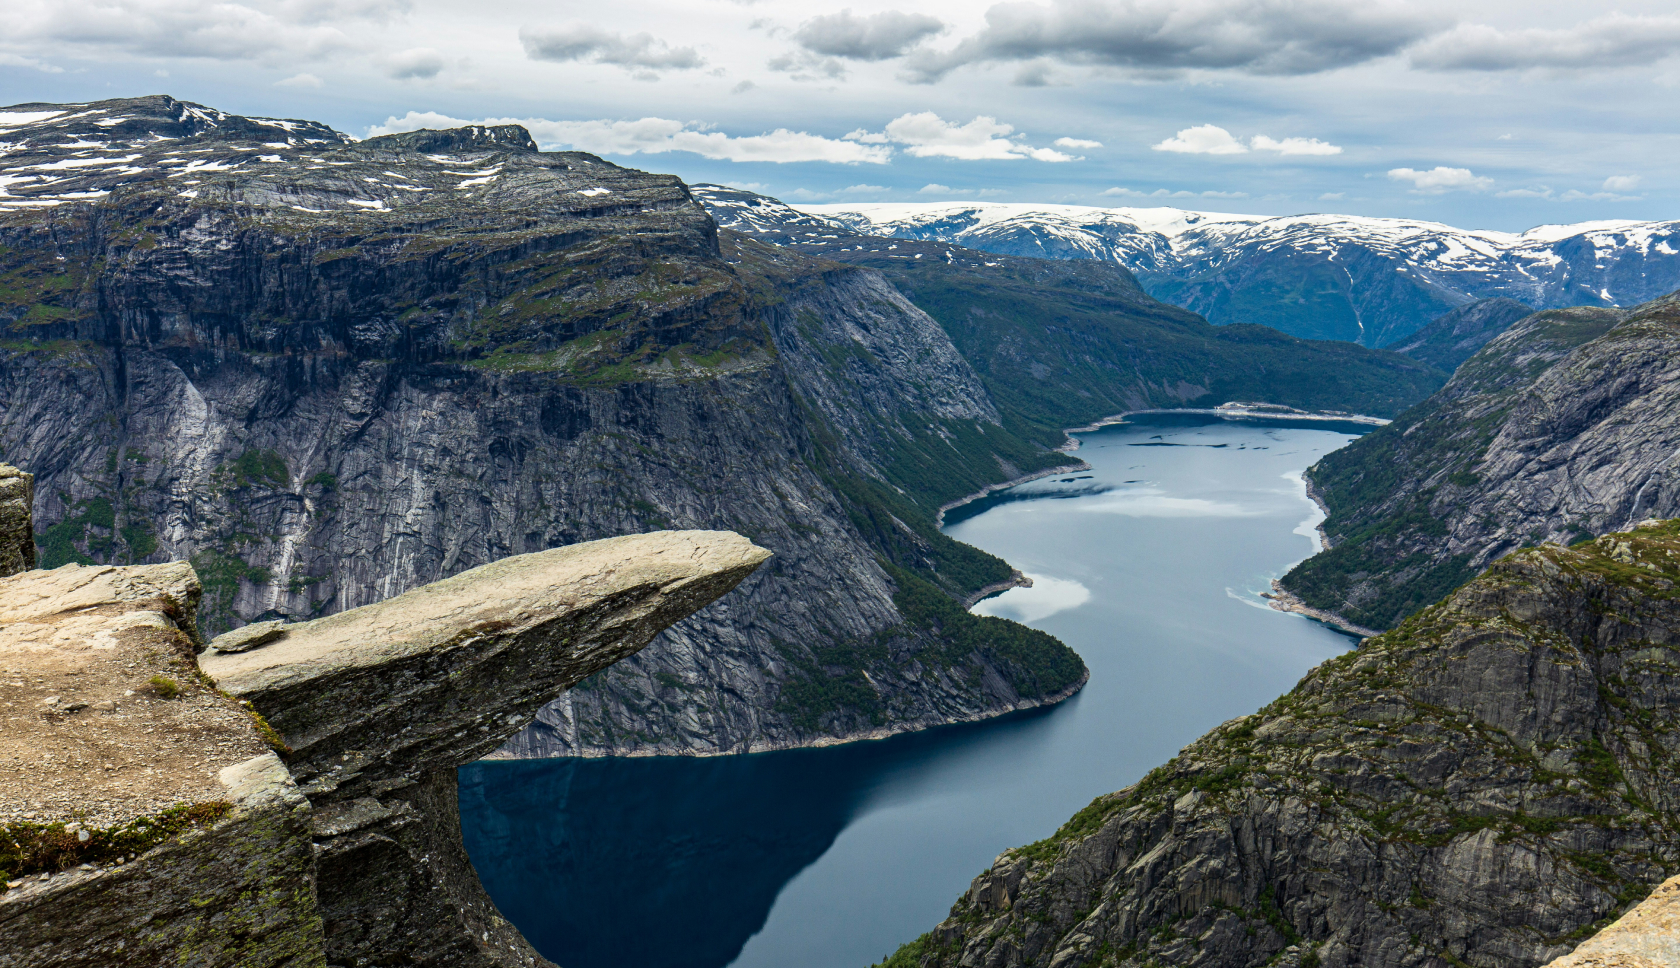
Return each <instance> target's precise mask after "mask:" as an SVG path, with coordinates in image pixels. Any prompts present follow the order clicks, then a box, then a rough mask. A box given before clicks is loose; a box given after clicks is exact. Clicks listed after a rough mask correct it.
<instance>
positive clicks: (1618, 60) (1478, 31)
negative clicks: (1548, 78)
mask: <svg viewBox="0 0 1680 968" xmlns="http://www.w3.org/2000/svg"><path fill="white" fill-rule="evenodd" d="M1677 51H1680V16H1674V15H1667V16H1658V17H1646V16H1628V15H1627V14H1622V13H1612V14H1609V15H1607V16H1603V17H1599V18H1597V19H1595V20H1588V21H1584V22H1582V23H1579V24H1575V25H1573V26H1570V27H1564V28H1560V29H1540V28H1530V29H1526V30H1500V29H1499V28H1497V27H1490V26H1488V25H1486V24H1459V25H1458V26H1456V27H1454V28H1453V29H1451V30H1449V31H1446V32H1445V33H1441V34H1438V35H1436V36H1434V37H1431V38H1429V39H1427V40H1425V41H1423V42H1421V43H1419V44H1417V45H1416V46H1414V47H1412V48H1411V49H1410V50H1409V51H1408V52H1407V53H1408V54H1409V56H1410V58H1411V62H1412V64H1413V66H1415V67H1421V68H1424V69H1426V70H1459V71H1512V70H1527V69H1532V68H1547V69H1553V70H1587V69H1598V68H1616V67H1629V66H1637V65H1644V64H1652V63H1655V62H1657V61H1660V60H1664V59H1666V58H1669V57H1672V56H1674V55H1675V53H1676V52H1677Z"/></svg>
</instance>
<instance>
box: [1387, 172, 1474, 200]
mask: <svg viewBox="0 0 1680 968" xmlns="http://www.w3.org/2000/svg"><path fill="white" fill-rule="evenodd" d="M1388 177H1390V178H1392V179H1394V180H1395V181H1405V182H1411V183H1412V188H1411V190H1412V191H1414V192H1417V193H1419V194H1422V195H1439V194H1441V193H1442V192H1451V191H1460V190H1463V191H1475V192H1481V191H1486V190H1488V189H1489V188H1492V187H1493V179H1491V178H1483V177H1481V176H1479V175H1475V174H1472V173H1471V171H1470V169H1468V168H1447V167H1445V166H1437V167H1435V168H1431V169H1429V170H1428V171H1418V170H1416V169H1414V168H1391V169H1389V171H1388Z"/></svg>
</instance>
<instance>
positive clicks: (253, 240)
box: [0, 98, 1083, 753]
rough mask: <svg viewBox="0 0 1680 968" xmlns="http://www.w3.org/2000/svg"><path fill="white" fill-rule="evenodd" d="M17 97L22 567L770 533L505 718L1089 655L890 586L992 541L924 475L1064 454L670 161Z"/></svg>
mask: <svg viewBox="0 0 1680 968" xmlns="http://www.w3.org/2000/svg"><path fill="white" fill-rule="evenodd" d="M27 107H29V108H31V109H32V110H34V111H35V112H36V113H39V114H47V115H52V116H50V117H46V118H44V119H42V120H39V121H37V122H35V123H33V124H31V125H28V126H26V127H23V128H19V129H17V130H14V131H12V132H11V133H10V134H9V135H8V138H9V139H11V140H13V141H14V142H15V143H16V147H14V148H13V149H12V150H11V151H9V153H8V154H7V156H6V157H5V158H4V159H3V164H4V166H5V167H6V169H7V171H8V172H9V173H11V174H13V175H15V176H16V177H15V179H14V181H13V182H12V183H11V184H10V187H9V191H10V192H11V194H10V195H8V196H6V197H4V198H0V326H3V327H4V329H5V332H4V336H5V338H4V339H0V449H3V453H4V455H5V457H6V458H7V459H8V460H11V461H14V462H19V463H24V464H26V465H27V466H29V467H30V468H31V469H32V470H34V471H35V472H36V474H37V478H38V481H39V486H38V488H37V496H36V510H37V522H38V527H39V528H40V535H39V543H40V546H41V549H42V557H43V564H45V565H47V566H53V565H57V564H61V563H64V562H66V561H79V562H105V563H122V562H142V561H164V560H170V559H187V560H190V561H192V562H193V564H194V565H195V567H196V568H197V570H198V573H199V574H200V576H201V577H202V580H203V582H204V587H205V608H204V616H203V617H204V621H205V624H206V627H207V628H208V629H210V630H211V631H213V632H214V631H220V630H222V629H225V628H228V627H230V626H233V625H236V624H240V623H243V622H247V621H254V620H259V619H275V618H288V619H292V620H298V619H306V618H312V617H317V616H321V615H326V614H330V613H333V612H337V611H342V610H344V609H349V608H354V607H357V606H360V605H364V604H367V603H370V602H374V601H380V600H383V599H385V598H387V597H389V596H391V595H394V594H397V593H400V592H402V591H404V590H406V589H409V588H413V587H416V586H418V585H421V584H424V583H426V582H430V581H435V580H437V579H440V578H443V577H445V576H448V575H451V574H454V573H456V572H459V571H461V570H463V569H466V568H469V567H472V566H475V565H479V564H483V563H485V562H489V561H493V560H496V559H499V558H502V557H506V556H508V555H513V554H520V553H525V552H531V551H538V550H542V549H545V548H550V547H554V546H557V545H564V544H571V543H575V542H579V541H585V540H590V539H594V538H599V537H603V536H607V535H615V534H622V533H625V532H638V531H651V530H659V529H666V528H690V527H692V528H726V529H732V530H737V531H740V532H741V533H745V534H749V535H751V536H753V537H754V538H755V539H757V540H759V541H760V542H761V543H762V544H764V545H765V546H766V547H769V548H771V549H772V550H774V551H775V552H776V553H777V557H776V559H775V563H774V564H773V565H771V566H770V567H768V568H767V569H765V570H764V571H763V572H761V573H760V574H758V575H756V576H754V578H753V579H751V580H750V581H749V582H748V585H747V587H745V588H744V589H743V590H742V593H741V594H740V595H738V596H736V597H735V598H734V599H732V601H731V602H730V603H729V604H727V605H720V606H718V607H716V608H715V609H707V610H704V611H703V612H702V613H701V614H700V615H698V616H696V617H694V618H693V619H691V620H689V621H687V622H685V623H682V624H681V625H680V626H679V627H678V628H677V629H674V630H673V631H672V632H671V633H670V634H669V635H667V636H664V637H662V638H661V639H660V640H659V641H658V642H656V643H655V644H654V645H653V646H652V647H651V648H650V649H649V650H648V651H647V652H646V653H644V654H643V656H642V657H640V658H639V659H638V660H637V663H636V664H631V665H628V666H626V667H625V668H623V669H622V670H620V671H615V672H613V673H611V674H609V676H607V677H605V678H603V679H601V680H598V681H596V680H592V681H591V682H590V683H589V684H588V687H587V688H585V689H583V690H580V694H581V698H580V697H578V696H574V700H575V701H572V702H569V703H563V704H562V705H561V706H559V707H557V708H556V709H555V710H554V711H552V715H547V714H545V715H546V718H547V719H548V720H552V721H555V722H564V723H565V724H566V726H565V728H562V729H547V728H546V727H543V728H539V729H538V730H537V732H535V733H533V734H532V735H531V736H529V737H526V738H525V739H524V740H522V741H521V742H522V743H523V745H522V746H520V747H519V748H520V749H522V750H524V751H526V752H544V753H563V752H607V751H611V752H620V753H628V752H647V751H655V750H657V751H666V752H686V751H703V752H709V751H723V750H738V749H753V748H765V747H768V746H781V745H796V744H801V743H810V742H821V741H832V740H833V739H835V738H838V737H847V736H855V735H860V734H868V733H872V732H875V731H881V730H886V731H891V730H898V729H906V728H914V727H917V726H922V725H930V724H934V723H939V722H944V721H948V720H949V719H951V718H974V717H980V716H985V715H993V714H996V713H999V712H1004V711H1007V710H1009V709H1013V708H1017V707H1020V706H1026V705H1033V704H1037V703H1039V702H1044V701H1050V700H1052V699H1054V698H1057V697H1060V696H1063V695H1066V694H1067V693H1068V691H1069V690H1070V689H1072V688H1076V687H1077V684H1078V683H1079V682H1080V681H1082V677H1083V668H1082V666H1081V664H1080V663H1079V662H1078V659H1077V657H1075V656H1073V655H1072V654H1071V653H1070V652H1069V651H1068V650H1066V648H1065V647H1063V646H1061V644H1060V643H1057V642H1055V641H1054V640H1053V639H1050V638H1049V637H1048V636H1042V635H1039V634H1038V633H1027V632H1026V630H1023V629H1019V628H1018V627H1014V628H1006V627H1005V626H1003V625H1002V624H1000V625H997V626H992V625H987V626H985V627H984V628H983V629H980V630H978V631H976V630H975V629H974V628H972V627H970V625H969V624H967V620H966V619H963V618H957V619H954V620H952V621H946V620H945V619H943V618H942V617H941V615H942V614H943V613H941V612H940V611H939V609H938V608H937V607H935V608H934V609H933V611H931V612H930V611H929V610H928V609H920V610H916V611H915V612H914V614H909V613H906V611H905V607H906V606H905V604H904V603H906V602H911V603H913V602H914V601H920V600H921V599H919V598H917V595H916V590H917V589H921V588H926V587H933V588H938V589H940V590H941V591H942V592H944V593H947V594H953V595H960V594H963V593H966V592H968V591H971V590H973V589H974V588H979V587H981V586H983V585H986V584H989V583H992V582H996V581H999V580H1002V579H1004V578H1007V577H1008V575H1009V568H1008V567H1007V566H1006V565H1005V564H1003V563H1002V562H1000V561H998V560H997V559H995V558H992V557H990V556H987V555H984V554H982V553H980V552H977V551H975V550H973V549H970V548H966V547H965V546H960V545H957V544H956V543H955V542H952V541H950V540H949V539H945V538H943V536H941V535H939V534H938V533H937V531H935V530H934V529H933V527H932V525H931V517H932V508H933V507H936V506H937V504H938V503H939V502H940V501H943V500H948V499H949V498H950V497H955V496H957V495H960V494H961V493H965V491H963V490H961V488H963V487H965V486H967V487H968V490H973V489H975V486H978V485H974V484H973V482H974V481H976V480H978V482H979V484H986V483H991V482H994V481H996V480H999V479H1002V478H1003V477H1005V476H1007V470H1008V468H1010V467H1024V468H1026V469H1036V468H1037V467H1041V466H1048V465H1052V464H1055V463H1058V462H1061V461H1064V460H1065V458H1062V457H1061V456H1060V455H1056V454H1052V453H1049V452H1047V451H1046V450H1045V449H1044V448H1042V447H1037V446H1034V445H1031V444H1028V443H1026V442H1024V441H1022V440H1019V439H1016V438H1014V437H1012V436H1011V435H1010V434H1008V433H1007V432H1006V431H1004V430H1003V428H1001V427H999V426H998V425H997V420H998V417H997V414H996V410H995V408H994V407H993V405H992V404H991V402H990V400H989V398H988V396H987V394H986V391H985V388H984V387H983V386H982V385H981V383H980V381H979V380H978V379H977V378H976V377H975V375H974V373H973V371H972V370H971V369H970V368H969V367H968V365H967V364H966V362H964V361H963V359H962V358H961V357H960V355H958V354H957V353H956V352H955V350H954V349H953V348H952V346H951V344H950V341H949V340H948V339H947V338H946V337H945V336H944V334H943V332H942V331H941V330H940V329H939V327H938V326H937V325H936V324H934V323H933V322H932V321H931V320H930V319H928V317H927V316H925V315H924V314H922V313H921V312H919V311H918V310H916V309H915V308H914V307H913V306H910V305H909V304H908V303H907V302H906V301H905V300H904V298H903V297H902V296H901V295H899V294H897V293H896V292H894V291H893V290H892V288H891V286H890V285H888V284H886V283H885V282H884V281H883V280H882V279H881V278H880V277H879V276H878V275H875V274H873V273H871V272H868V271H864V270H859V269H855V268H848V267H843V266H838V265H834V264H832V263H823V262H819V261H816V260H812V259H808V258H803V257H800V256H797V255H795V254H792V253H786V252H781V251H779V250H773V249H766V248H764V247H758V248H757V249H754V250H752V251H746V250H743V249H741V248H740V247H739V246H736V245H734V244H733V243H732V244H731V245H730V247H729V248H728V250H727V251H726V250H724V249H720V248H719V244H718V239H717V232H716V228H715V226H714V225H713V223H712V221H711V220H710V218H709V217H707V215H706V213H705V212H704V210H703V209H701V208H700V206H698V205H696V204H695V203H694V202H693V201H692V199H690V198H689V196H688V194H687V190H686V189H685V188H684V186H683V185H682V184H681V183H680V182H678V181H677V180H676V179H674V178H671V177H668V176H658V175H648V174H645V173H642V172H637V171H631V170H628V169H622V168H618V167H617V166H614V165H610V164H607V163H605V162H603V161H601V160H600V159H598V158H594V157H592V156H588V155H582V154H577V153H541V152H538V151H536V150H535V147H534V145H533V144H532V143H531V142H530V139H529V136H528V135H526V134H525V132H524V131H523V130H522V129H518V128H465V129H459V130H456V131H450V132H416V133H412V134H405V135H396V136H391V137H387V138H374V139H369V140H367V141H364V142H360V143H354V144H352V143H349V142H348V140H347V139H345V138H343V137H342V136H340V135H338V134H337V133H335V132H332V131H330V130H329V129H326V128H323V127H321V126H319V125H312V124H310V123H308V122H294V121H275V120H267V119H248V118H237V117H233V116H230V115H225V114H222V113H220V112H216V111H213V110H211V109H207V108H202V107H199V106H196V105H190V104H185V103H182V102H177V101H173V100H170V99H168V98H144V99H135V100H128V101H119V102H101V103H99V104H95V105H86V106H78V107H77V108H76V110H70V109H68V108H66V107H64V106H51V105H30V106H27ZM55 107H56V108H57V109H58V113H57V114H56V115H54V114H53V110H54V109H55ZM67 161H68V162H71V163H70V164H63V163H64V162H67ZM947 471H951V472H952V473H946V472H947ZM935 472H937V473H935ZM932 476H938V477H940V478H942V479H948V480H947V481H946V483H944V484H943V487H944V488H945V489H946V490H948V491H950V492H951V493H948V494H945V493H944V492H943V491H939V490H938V489H934V490H928V489H925V488H924V489H921V490H915V489H914V488H913V486H910V485H914V483H915V481H916V480H918V479H920V478H922V477H932ZM970 485H973V486H970ZM894 522H897V523H894ZM883 562H884V564H883ZM894 568H896V569H900V571H898V572H894V571H890V570H889V569H894ZM906 596H909V597H908V598H907V597H906ZM976 621H977V620H976ZM953 623H954V624H953Z"/></svg>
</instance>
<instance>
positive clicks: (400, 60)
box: [385, 47, 443, 81]
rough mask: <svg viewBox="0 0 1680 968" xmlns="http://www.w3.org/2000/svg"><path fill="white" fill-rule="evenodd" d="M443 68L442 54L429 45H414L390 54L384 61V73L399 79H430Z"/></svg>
mask: <svg viewBox="0 0 1680 968" xmlns="http://www.w3.org/2000/svg"><path fill="white" fill-rule="evenodd" d="M442 70H443V54H442V53H441V52H439V51H437V50H434V49H433V48H431V47H414V48H410V49H409V50H405V51H402V52H401V53H398V54H392V55H391V56H390V57H389V58H387V59H386V62H385V73H386V74H389V75H390V76H391V77H393V78H395V79H397V80H399V81H404V80H410V79H413V78H419V79H421V80H430V79H431V78H434V77H436V76H438V72H439V71H442Z"/></svg>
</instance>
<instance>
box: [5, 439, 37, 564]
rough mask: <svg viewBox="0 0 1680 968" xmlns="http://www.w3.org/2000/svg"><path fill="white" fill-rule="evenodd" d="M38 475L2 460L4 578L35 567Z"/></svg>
mask: <svg viewBox="0 0 1680 968" xmlns="http://www.w3.org/2000/svg"><path fill="white" fill-rule="evenodd" d="M34 503H35V475H33V474H25V473H24V472H23V471H20V470H18V469H17V468H15V467H13V466H11V465H10V464H0V578H4V577H6V576H7V575H15V574H17V573H18V572H20V571H28V570H29V569H31V568H33V567H35V530H34V528H33V527H32V526H31V525H30V521H31V517H30V514H31V508H32V507H33V506H34Z"/></svg>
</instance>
